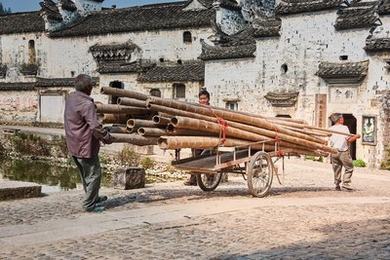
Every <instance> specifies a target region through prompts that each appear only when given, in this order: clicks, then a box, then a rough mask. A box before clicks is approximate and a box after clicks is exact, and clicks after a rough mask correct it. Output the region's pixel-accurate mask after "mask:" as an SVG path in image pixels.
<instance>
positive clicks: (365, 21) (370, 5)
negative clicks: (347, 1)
mask: <svg viewBox="0 0 390 260" xmlns="http://www.w3.org/2000/svg"><path fill="white" fill-rule="evenodd" d="M378 4H379V1H378V2H375V1H374V2H358V1H355V2H352V3H351V5H350V6H347V7H343V8H340V9H339V10H338V11H337V18H336V23H335V25H334V27H335V28H336V30H348V29H357V28H370V27H375V26H379V25H381V24H382V22H381V21H380V19H379V14H378Z"/></svg>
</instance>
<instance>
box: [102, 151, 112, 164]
mask: <svg viewBox="0 0 390 260" xmlns="http://www.w3.org/2000/svg"><path fill="white" fill-rule="evenodd" d="M99 159H100V162H101V163H102V164H105V165H107V164H110V161H111V158H110V156H109V155H107V154H105V153H101V154H100V155H99Z"/></svg>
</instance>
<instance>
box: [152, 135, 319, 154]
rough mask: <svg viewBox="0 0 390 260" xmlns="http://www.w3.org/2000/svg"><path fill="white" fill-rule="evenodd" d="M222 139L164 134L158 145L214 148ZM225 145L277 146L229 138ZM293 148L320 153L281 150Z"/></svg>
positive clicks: (170, 147) (164, 147)
mask: <svg viewBox="0 0 390 260" xmlns="http://www.w3.org/2000/svg"><path fill="white" fill-rule="evenodd" d="M220 142H221V140H220V139H219V138H218V137H205V136H162V137H160V138H159V139H158V145H159V147H160V148H161V149H180V148H197V149H213V148H216V147H218V146H219V145H220ZM223 146H225V147H242V148H244V147H249V146H250V147H251V149H255V150H262V149H263V147H264V150H265V151H267V152H270V151H275V146H274V145H273V144H272V143H271V142H269V143H264V146H263V144H261V143H257V144H253V143H252V142H248V141H244V140H240V139H234V138H227V139H226V141H225V143H224V144H223ZM289 149H290V150H293V151H294V152H295V153H299V154H318V153H316V152H313V151H310V150H307V149H302V148H301V149H291V148H286V147H281V150H280V152H283V151H284V150H289Z"/></svg>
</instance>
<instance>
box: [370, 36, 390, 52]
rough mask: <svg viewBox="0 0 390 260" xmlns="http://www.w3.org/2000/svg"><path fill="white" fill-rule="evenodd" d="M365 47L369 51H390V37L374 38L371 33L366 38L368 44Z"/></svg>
mask: <svg viewBox="0 0 390 260" xmlns="http://www.w3.org/2000/svg"><path fill="white" fill-rule="evenodd" d="M364 49H365V50H366V51H367V52H376V51H389V50H390V37H386V38H384V37H382V38H374V37H372V36H371V35H370V36H368V37H367V39H366V46H365V47H364Z"/></svg>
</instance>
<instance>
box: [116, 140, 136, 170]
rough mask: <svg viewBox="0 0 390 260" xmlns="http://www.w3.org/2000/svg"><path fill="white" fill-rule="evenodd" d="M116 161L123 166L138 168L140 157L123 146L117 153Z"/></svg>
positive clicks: (128, 147) (126, 146)
mask: <svg viewBox="0 0 390 260" xmlns="http://www.w3.org/2000/svg"><path fill="white" fill-rule="evenodd" d="M118 160H119V163H120V164H121V165H123V166H138V165H139V163H140V156H139V154H137V153H136V152H135V151H134V150H133V149H132V148H130V146H128V145H125V146H124V147H123V149H122V151H120V152H118Z"/></svg>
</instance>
